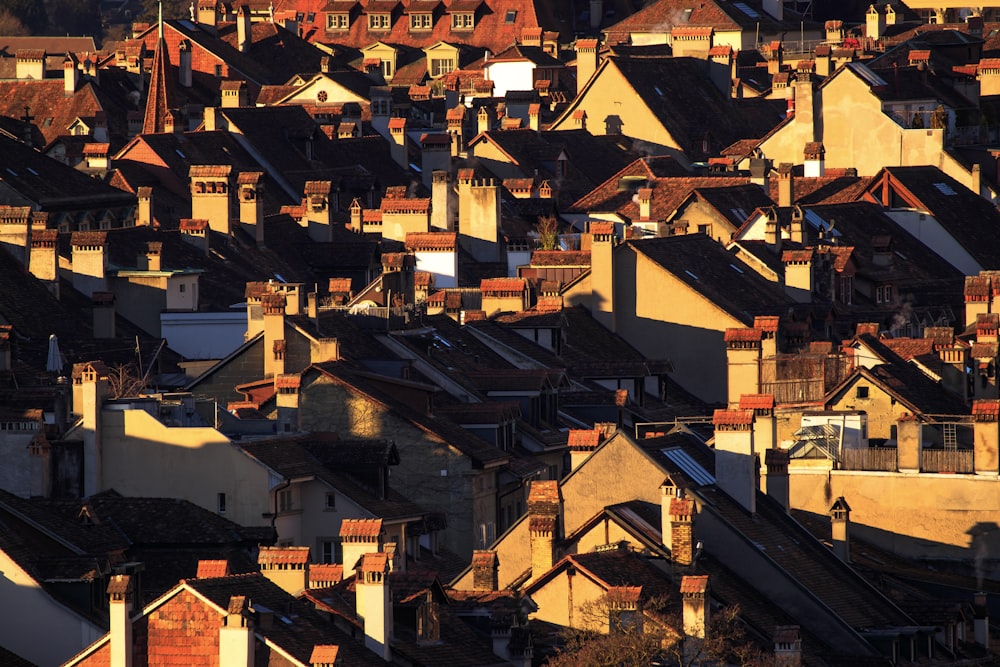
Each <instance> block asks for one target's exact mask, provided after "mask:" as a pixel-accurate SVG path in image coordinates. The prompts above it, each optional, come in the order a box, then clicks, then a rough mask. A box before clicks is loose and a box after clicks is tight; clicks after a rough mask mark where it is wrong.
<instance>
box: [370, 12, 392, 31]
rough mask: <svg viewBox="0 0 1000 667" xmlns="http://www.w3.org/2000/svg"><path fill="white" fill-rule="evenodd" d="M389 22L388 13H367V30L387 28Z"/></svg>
mask: <svg viewBox="0 0 1000 667" xmlns="http://www.w3.org/2000/svg"><path fill="white" fill-rule="evenodd" d="M390 25H391V22H390V21H389V15H388V14H369V15H368V29H369V30H388V29H389V28H390Z"/></svg>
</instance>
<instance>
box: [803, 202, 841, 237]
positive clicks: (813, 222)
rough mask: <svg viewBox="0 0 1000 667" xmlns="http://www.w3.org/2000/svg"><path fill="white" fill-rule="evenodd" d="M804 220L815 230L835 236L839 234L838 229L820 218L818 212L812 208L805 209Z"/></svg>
mask: <svg viewBox="0 0 1000 667" xmlns="http://www.w3.org/2000/svg"><path fill="white" fill-rule="evenodd" d="M806 222H808V223H809V226H810V227H812V228H813V229H815V230H816V231H822V232H824V233H830V234H833V236H834V237H835V238H836V237H839V236H840V235H841V234H840V232H839V231H837V230H836V229H833V225H832V224H830V223H829V222H827V221H826V220H824V219H823V218H821V217H820V216H819V214H818V213H816V211H814V210H812V209H808V210H807V211H806Z"/></svg>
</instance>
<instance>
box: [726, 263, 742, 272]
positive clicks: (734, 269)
mask: <svg viewBox="0 0 1000 667" xmlns="http://www.w3.org/2000/svg"><path fill="white" fill-rule="evenodd" d="M729 268H731V269H732V270H733V271H735V272H736V273H743V269H741V268H740V267H738V266H736V265H735V264H730V265H729Z"/></svg>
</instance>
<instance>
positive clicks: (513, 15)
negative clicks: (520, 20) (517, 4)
mask: <svg viewBox="0 0 1000 667" xmlns="http://www.w3.org/2000/svg"><path fill="white" fill-rule="evenodd" d="M516 20H517V10H516V9H508V10H507V14H506V15H505V16H504V17H503V22H504V23H513V22H514V21H516Z"/></svg>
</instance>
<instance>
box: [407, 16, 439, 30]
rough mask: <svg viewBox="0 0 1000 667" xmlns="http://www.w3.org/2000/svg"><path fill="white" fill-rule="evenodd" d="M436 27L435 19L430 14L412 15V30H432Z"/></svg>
mask: <svg viewBox="0 0 1000 667" xmlns="http://www.w3.org/2000/svg"><path fill="white" fill-rule="evenodd" d="M433 27H434V17H433V16H432V15H431V14H430V13H429V12H421V13H419V14H410V30H430V29H431V28H433Z"/></svg>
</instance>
